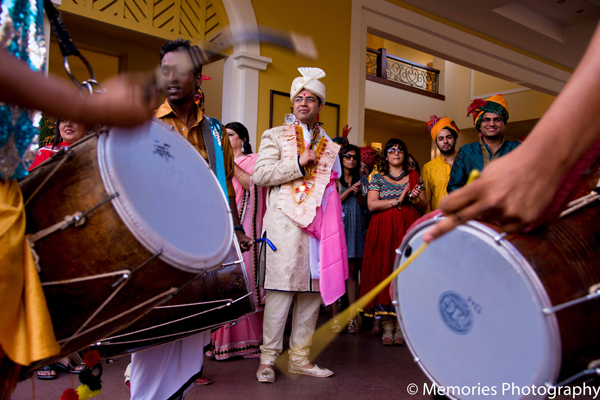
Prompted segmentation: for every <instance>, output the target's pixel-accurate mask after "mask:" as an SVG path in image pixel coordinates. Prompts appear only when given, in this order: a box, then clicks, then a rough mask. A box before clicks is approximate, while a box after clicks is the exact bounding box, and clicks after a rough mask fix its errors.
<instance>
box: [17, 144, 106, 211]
mask: <svg viewBox="0 0 600 400" xmlns="http://www.w3.org/2000/svg"><path fill="white" fill-rule="evenodd" d="M96 136H97V134H95V135H87V136H86V137H85V138H82V139H81V140H79V141H78V142H77V144H74V145H72V146H69V147H67V148H66V149H61V150H59V151H58V153H56V154H55V155H54V156H52V158H51V159H50V160H56V159H58V158H60V161H59V162H58V163H57V164H56V166H55V167H54V168H53V169H52V171H50V173H49V174H48V176H46V177H45V178H44V180H43V181H42V183H40V184H39V186H38V187H37V188H36V189H35V190H34V191H33V193H31V195H30V196H29V197H28V198H27V200H25V206H27V204H29V202H30V201H31V200H32V199H33V198H34V197H35V195H37V194H38V193H39V191H40V190H42V188H43V187H44V185H45V184H46V183H48V181H49V180H50V178H52V176H54V174H55V173H56V172H57V171H58V170H59V169H60V167H62V165H63V164H64V163H66V162H67V161H69V160H70V159H71V158H73V153H72V152H71V151H70V149H71V148H72V147H73V146H80V145H81V144H82V143H84V142H87V141H88V140H90V139H91V138H93V137H96ZM46 162H50V161H45V162H44V164H45V163H46ZM42 165H43V164H42Z"/></svg>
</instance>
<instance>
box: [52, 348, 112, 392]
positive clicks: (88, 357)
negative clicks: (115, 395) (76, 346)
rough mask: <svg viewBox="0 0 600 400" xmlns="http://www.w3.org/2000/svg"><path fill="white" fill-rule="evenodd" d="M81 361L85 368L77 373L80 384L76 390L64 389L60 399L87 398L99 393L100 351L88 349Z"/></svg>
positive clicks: (100, 386) (100, 385) (100, 374)
mask: <svg viewBox="0 0 600 400" xmlns="http://www.w3.org/2000/svg"><path fill="white" fill-rule="evenodd" d="M83 361H84V362H85V368H84V369H83V370H82V371H81V372H80V373H79V382H81V385H79V387H78V388H77V390H75V389H73V388H71V389H67V390H65V391H64V392H63V394H62V396H60V400H87V399H89V398H90V397H96V396H98V395H99V394H100V392H101V389H102V380H101V379H100V378H101V377H102V364H100V353H98V352H97V351H96V350H88V352H87V353H86V354H85V357H83Z"/></svg>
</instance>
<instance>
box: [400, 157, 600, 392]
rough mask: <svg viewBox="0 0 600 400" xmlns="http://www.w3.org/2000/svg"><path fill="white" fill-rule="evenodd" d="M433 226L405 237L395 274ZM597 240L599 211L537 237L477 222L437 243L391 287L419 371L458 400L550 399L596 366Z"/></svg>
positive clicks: (599, 323)
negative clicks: (496, 399)
mask: <svg viewBox="0 0 600 400" xmlns="http://www.w3.org/2000/svg"><path fill="white" fill-rule="evenodd" d="M597 168H598V163H596V170H597ZM599 176H600V174H598V173H597V174H594V175H593V176H592V177H591V178H590V179H589V181H588V182H587V183H586V185H585V186H586V188H583V190H582V191H581V193H580V194H577V195H576V196H575V197H577V196H580V195H581V194H582V193H584V192H587V193H589V192H590V189H591V188H593V187H594V186H595V185H597V182H598V178H599ZM435 222H436V221H435V219H434V220H429V221H426V222H423V223H421V224H420V225H418V226H416V227H415V228H414V229H413V230H412V231H411V232H410V233H409V234H408V235H407V237H406V238H405V239H404V241H403V243H402V245H401V246H400V248H399V249H398V253H399V255H398V257H397V260H396V266H398V265H400V264H401V263H403V262H404V261H405V260H406V259H407V258H408V257H409V256H410V254H411V253H412V252H413V251H414V250H416V249H417V248H418V247H419V246H420V245H421V244H422V243H423V241H422V235H423V233H425V232H427V231H428V230H429V229H431V228H432V227H433V225H434V223H435ZM599 238H600V204H598V202H597V201H596V203H595V204H592V205H589V206H587V207H586V208H582V209H580V210H577V211H575V212H574V213H572V214H570V215H568V216H566V217H564V218H561V219H559V220H558V221H556V222H554V223H553V224H552V225H550V226H548V227H545V228H542V229H538V230H537V231H535V232H533V233H531V234H529V235H524V234H509V235H506V236H505V235H502V234H500V233H499V230H498V228H497V227H495V226H492V225H489V224H485V223H481V222H475V221H470V222H468V223H466V224H465V225H462V226H460V227H458V228H457V229H455V230H454V231H452V232H450V233H448V234H446V235H445V236H443V237H441V238H439V239H438V240H436V241H434V242H433V243H431V244H430V245H429V247H428V248H427V249H426V250H425V251H424V252H423V253H422V254H421V255H420V256H419V257H418V258H416V259H415V260H414V261H413V262H412V263H411V264H410V265H409V266H408V267H407V268H406V269H405V270H404V271H403V272H401V273H400V274H399V275H398V277H397V278H396V279H395V280H394V284H393V290H394V298H395V301H396V302H397V304H396V310H397V312H398V317H399V321H400V324H401V327H402V329H403V332H404V334H405V338H406V341H407V344H408V346H409V348H410V350H411V352H412V353H413V355H414V356H415V361H416V362H418V364H419V366H420V367H421V368H422V369H423V371H424V372H425V373H426V374H427V376H428V377H429V378H430V379H431V381H432V382H435V384H436V385H438V386H441V387H443V388H445V389H449V391H448V393H449V394H448V397H450V398H458V399H487V398H489V397H490V396H491V395H494V394H495V396H494V397H498V398H502V399H542V398H546V397H547V396H548V394H550V395H551V394H552V391H553V390H554V391H555V390H557V389H556V387H557V385H561V384H567V383H568V382H569V381H570V378H571V377H573V376H575V375H577V374H579V373H580V372H581V371H585V370H587V369H589V368H592V367H593V366H594V365H597V361H596V360H598V359H600V342H599V341H598V337H599V334H598V332H600V299H599V298H598V297H600V285H599V284H600V262H599V260H600V246H599V243H598V240H599ZM595 361H596V362H595ZM595 368H597V366H596V367H595Z"/></svg>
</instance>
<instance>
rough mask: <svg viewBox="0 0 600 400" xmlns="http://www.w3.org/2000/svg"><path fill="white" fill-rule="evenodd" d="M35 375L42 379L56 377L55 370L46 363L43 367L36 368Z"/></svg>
mask: <svg viewBox="0 0 600 400" xmlns="http://www.w3.org/2000/svg"><path fill="white" fill-rule="evenodd" d="M35 374H36V376H37V378H38V379H42V380H48V381H49V380H52V379H56V371H55V370H54V369H52V367H51V366H50V365H46V366H45V367H44V368H42V369H38V370H37V371H36V372H35Z"/></svg>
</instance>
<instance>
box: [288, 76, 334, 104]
mask: <svg viewBox="0 0 600 400" xmlns="http://www.w3.org/2000/svg"><path fill="white" fill-rule="evenodd" d="M298 71H300V73H301V74H302V76H299V77H297V78H296V79H294V81H293V82H292V90H290V99H291V100H292V102H293V101H294V98H295V97H296V96H297V95H298V93H300V92H301V91H302V90H305V89H306V90H308V91H309V92H311V93H314V94H316V95H317V96H319V98H320V99H321V104H325V102H326V99H327V91H326V90H325V85H324V84H323V83H322V82H321V81H319V79H321V78H324V77H325V72H324V71H323V70H322V69H321V68H306V67H305V68H298Z"/></svg>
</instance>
